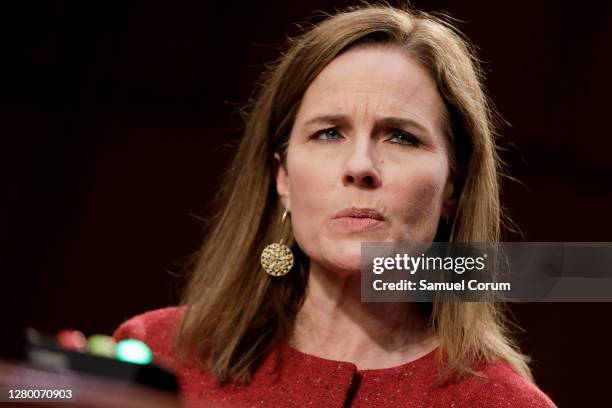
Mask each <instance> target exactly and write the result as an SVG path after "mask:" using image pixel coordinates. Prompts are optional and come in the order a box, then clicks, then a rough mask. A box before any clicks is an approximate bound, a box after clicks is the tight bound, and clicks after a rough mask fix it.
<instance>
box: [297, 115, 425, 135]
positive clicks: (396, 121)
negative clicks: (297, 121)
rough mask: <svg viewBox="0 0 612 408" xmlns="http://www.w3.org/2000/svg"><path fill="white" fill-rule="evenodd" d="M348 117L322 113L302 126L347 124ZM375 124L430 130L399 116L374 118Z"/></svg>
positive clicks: (422, 130)
mask: <svg viewBox="0 0 612 408" xmlns="http://www.w3.org/2000/svg"><path fill="white" fill-rule="evenodd" d="M348 122H349V119H348V117H347V116H345V115H322V116H316V117H314V118H311V119H309V120H307V121H306V122H304V126H308V125H313V124H323V125H337V124H347V123H348ZM375 126H377V127H380V126H387V127H395V128H405V127H413V128H415V129H418V130H420V131H421V132H424V133H427V134H430V133H431V132H430V131H429V129H427V128H426V127H425V126H423V125H421V124H420V123H418V122H416V121H414V120H412V119H405V118H399V117H394V116H390V117H385V118H381V119H377V120H376V124H375Z"/></svg>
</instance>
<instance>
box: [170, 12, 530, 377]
mask: <svg viewBox="0 0 612 408" xmlns="http://www.w3.org/2000/svg"><path fill="white" fill-rule="evenodd" d="M363 44H368V45H385V46H395V47H399V48H401V49H403V50H405V51H406V52H408V53H410V54H411V55H412V56H413V57H414V58H416V59H417V60H418V61H419V62H420V63H421V64H422V65H423V66H424V67H425V68H426V69H427V70H428V72H429V73H430V74H431V75H432V77H433V78H434V79H435V81H436V83H437V85H438V90H439V93H440V95H441V96H442V99H443V100H444V103H445V105H446V109H447V119H448V123H447V125H448V126H447V128H448V129H447V130H448V131H447V137H448V139H449V146H451V147H452V149H450V153H449V156H450V157H449V162H450V166H451V174H452V176H453V177H454V180H455V193H456V197H457V198H458V206H457V211H456V213H455V216H454V218H453V219H452V224H451V228H449V229H447V230H442V226H441V227H440V228H441V229H440V230H439V234H438V235H437V240H439V241H449V242H452V241H454V242H498V241H499V240H500V233H501V224H502V221H503V218H502V217H503V214H502V208H501V206H500V202H499V190H500V181H501V180H500V177H501V175H502V168H501V165H502V162H501V160H500V158H499V156H498V154H497V151H496V149H497V146H496V141H495V131H494V114H493V109H492V106H491V105H490V103H489V101H488V98H487V97H486V95H485V93H484V91H483V84H482V79H483V75H482V69H481V67H480V65H479V63H478V60H477V59H476V56H475V52H474V49H473V47H472V46H471V45H470V43H469V42H468V41H467V40H466V39H465V38H464V37H463V35H462V34H461V33H459V32H458V31H457V30H456V29H455V28H454V27H453V26H452V25H451V24H450V23H449V22H448V21H447V19H445V18H443V17H435V16H433V15H431V14H428V13H425V12H421V11H417V10H414V9H412V8H410V7H401V8H396V7H391V6H388V5H363V6H359V7H353V8H349V9H347V10H346V11H343V12H339V13H337V14H335V15H333V16H329V18H327V19H325V20H324V21H322V22H321V23H319V24H318V25H315V26H313V27H312V28H311V29H309V30H307V31H305V32H304V33H303V34H301V35H299V36H297V37H296V38H294V39H292V40H291V44H290V46H289V48H288V50H287V51H286V52H285V53H283V55H282V56H281V57H280V58H279V59H278V60H277V61H276V62H275V63H274V64H272V65H270V67H269V69H268V70H267V71H266V72H265V73H264V75H263V81H262V82H261V84H260V87H259V88H258V90H257V93H256V96H255V97H254V98H253V99H252V100H251V101H250V104H249V105H248V119H247V122H246V128H245V131H244V137H243V138H242V140H241V142H240V145H239V147H238V151H237V153H236V155H235V157H234V159H233V162H232V164H231V166H230V168H229V170H228V172H227V173H226V174H225V178H224V181H223V183H222V188H221V190H220V191H219V193H218V195H217V196H216V198H215V202H216V204H217V205H218V208H219V209H218V211H217V212H216V213H215V215H214V216H213V217H212V218H211V219H210V221H211V224H210V230H209V233H208V236H207V239H206V240H205V242H204V245H203V246H202V248H201V250H200V251H199V252H198V254H197V257H196V258H195V265H194V267H193V269H192V271H191V275H190V278H189V282H188V285H187V287H186V291H185V294H184V299H183V304H185V305H187V306H188V310H187V313H186V315H185V318H184V319H183V322H182V324H181V327H180V331H179V335H178V336H177V343H176V351H177V355H178V356H179V357H180V358H182V359H184V360H187V359H188V358H191V359H194V360H195V361H196V362H197V363H198V364H199V365H200V366H202V367H203V368H205V369H207V370H210V371H211V372H212V373H214V374H215V375H216V376H217V377H218V378H219V380H221V381H224V382H225V381H247V382H248V381H249V380H250V378H251V377H252V375H253V373H254V371H255V370H256V369H257V366H258V364H259V363H260V361H261V359H262V358H263V356H265V355H266V353H267V352H269V350H270V349H271V347H273V345H274V343H275V342H277V341H278V340H280V339H287V338H288V337H289V334H290V333H291V330H292V328H293V323H294V318H295V315H296V313H297V311H298V310H299V308H300V306H301V303H302V300H303V296H304V291H305V288H306V284H307V279H308V258H307V256H305V254H304V253H303V252H301V251H300V248H299V246H298V245H297V244H296V243H295V241H294V240H293V238H292V234H291V229H290V226H289V225H286V224H285V225H280V219H281V214H282V211H283V208H282V205H281V204H280V200H279V197H278V195H277V193H276V189H275V172H276V170H277V168H276V166H275V161H274V159H273V155H274V153H275V152H279V153H280V155H281V165H282V163H284V160H285V154H286V146H287V143H288V138H289V134H290V131H291V127H292V124H293V120H294V118H295V115H296V113H297V110H298V108H299V105H300V101H301V98H302V96H303V94H304V93H305V91H306V89H307V88H308V86H309V85H310V84H311V83H312V81H313V80H314V79H315V77H316V76H317V75H318V74H319V73H320V72H321V70H322V69H323V68H324V67H325V66H326V65H327V64H329V63H330V61H332V60H333V59H334V58H335V57H337V56H338V55H339V54H341V53H342V52H344V51H346V50H348V49H349V48H352V47H356V46H361V45H363ZM280 238H282V239H283V241H284V242H285V243H289V245H291V246H292V249H293V251H294V254H295V258H296V262H295V265H294V268H293V270H292V271H291V272H290V273H289V274H287V275H286V276H284V277H283V278H280V279H276V278H275V279H271V278H270V277H269V276H268V275H267V274H266V273H265V272H264V271H263V270H262V268H261V266H260V264H259V255H260V254H261V251H262V250H263V248H264V247H265V246H266V245H268V244H270V243H272V242H278V240H279V239H280ZM503 308H504V305H503V304H499V303H492V302H471V303H470V302H439V303H434V304H433V308H432V311H431V319H430V322H431V324H432V326H433V327H434V329H435V332H436V334H437V336H438V338H439V341H440V347H439V350H440V351H441V353H440V355H443V356H444V358H445V359H446V363H445V365H444V369H443V370H442V372H443V375H446V374H449V373H450V374H452V375H453V376H458V377H460V376H464V375H471V374H474V373H475V372H474V371H473V368H472V367H473V365H474V363H476V362H479V361H487V362H490V361H494V360H498V359H501V360H503V361H506V362H507V363H508V364H509V365H510V366H511V367H513V368H514V369H515V370H516V371H518V372H519V373H521V374H522V375H523V376H525V377H526V378H528V379H531V374H530V371H529V368H528V366H527V357H526V356H524V355H523V354H521V353H520V351H519V350H518V347H517V346H516V344H515V343H514V342H513V341H512V340H511V338H510V336H509V333H508V331H507V327H508V322H507V321H506V318H505V313H504V310H503Z"/></svg>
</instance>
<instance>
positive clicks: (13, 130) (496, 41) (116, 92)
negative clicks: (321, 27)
mask: <svg viewBox="0 0 612 408" xmlns="http://www.w3.org/2000/svg"><path fill="white" fill-rule="evenodd" d="M8 3H9V2H3V3H2V5H1V6H0V30H1V36H0V53H1V54H0V55H1V61H2V63H1V68H0V69H1V71H0V182H1V186H2V190H1V191H2V193H1V196H0V197H1V198H2V199H1V200H0V268H1V269H0V271H1V273H2V276H3V278H4V279H3V284H2V288H3V293H2V295H1V296H2V301H3V303H4V304H3V306H2V307H3V309H2V310H3V311H4V312H5V315H6V316H5V317H4V319H3V321H4V322H5V328H6V332H5V333H4V335H3V336H2V340H1V342H0V346H1V347H2V349H1V350H0V351H1V352H2V354H5V355H9V356H10V355H11V353H12V351H13V346H14V345H15V343H16V340H15V339H16V338H17V336H16V335H15V333H17V332H19V331H20V328H21V327H22V326H23V325H30V326H33V327H35V328H38V329H40V330H43V331H49V332H54V331H57V330H59V329H61V328H66V327H76V328H79V329H80V330H82V331H84V332H85V333H86V334H93V333H95V332H102V333H111V332H112V331H113V329H114V328H115V327H116V326H117V325H118V324H119V323H120V322H122V321H123V320H124V319H125V318H127V317H129V316H132V315H134V314H137V313H140V312H143V311H145V310H148V309H152V308H157V307H162V306H165V305H169V304H173V303H176V302H177V301H178V295H179V292H180V287H181V284H182V281H181V280H180V279H177V278H176V277H175V276H174V275H176V274H179V273H181V271H182V269H183V265H184V263H185V260H186V259H187V256H188V255H189V254H190V253H192V252H193V251H194V250H195V249H196V248H197V247H198V245H199V244H200V240H201V236H202V233H203V224H202V222H201V218H205V217H206V212H207V211H206V209H207V205H208V203H209V201H210V199H211V197H212V195H213V194H214V192H215V191H216V189H217V188H218V185H219V181H220V176H221V174H222V172H223V169H224V166H225V165H226V164H227V163H228V160H229V158H230V157H231V154H232V152H233V151H234V150H233V147H232V146H234V145H235V142H236V141H237V139H238V138H239V136H240V128H241V126H242V123H243V122H242V120H241V118H240V115H239V114H237V113H236V108H237V107H238V106H240V104H242V103H244V102H245V101H246V100H247V98H248V97H249V96H250V92H251V89H252V87H253V85H254V83H255V81H256V80H257V78H258V76H259V73H260V72H261V71H262V69H263V64H264V63H266V62H269V61H271V60H273V59H275V58H277V57H278V56H279V46H281V45H282V44H284V39H285V36H286V35H294V34H296V33H297V32H298V30H297V27H296V25H295V24H294V23H299V22H304V21H311V22H316V21H319V20H320V17H317V16H319V14H316V13H313V12H314V11H317V10H323V11H327V12H332V11H333V10H334V8H335V7H339V8H341V7H343V6H344V5H347V4H350V3H351V2H346V1H345V2H332V1H322V0H321V1H302V2H293V3H292V2H285V1H258V2H252V3H246V2H245V3H244V4H237V3H235V2H230V1H225V2H206V1H190V2H181V3H179V2H161V1H157V2H147V3H136V2H108V1H105V2H100V1H98V2H94V1H85V2H83V1H74V2H68V1H47V2H43V1H41V2H27V1H19V2H11V3H13V4H10V5H9V4H8ZM214 3H217V4H214ZM415 4H416V6H418V7H421V8H423V9H425V10H427V11H434V10H446V11H448V12H450V13H451V14H452V15H453V16H454V17H456V18H458V19H460V20H463V21H464V22H463V23H461V24H460V27H461V28H462V30H463V31H464V32H465V33H466V34H467V35H468V36H469V37H470V38H471V39H472V40H473V41H474V43H475V44H477V45H478V47H479V48H480V57H481V59H482V60H483V61H484V62H485V67H486V69H487V72H488V81H487V88H488V90H489V93H490V95H491V96H492V98H493V100H494V101H495V103H496V104H497V107H498V109H499V111H500V112H501V114H502V115H503V116H504V118H505V119H506V120H507V121H508V122H509V123H510V125H511V126H507V127H505V128H504V129H503V132H502V133H503V136H504V137H503V139H502V142H503V145H504V146H505V147H506V149H507V150H505V151H504V153H503V158H504V159H505V160H506V161H507V163H508V165H509V171H510V173H511V174H512V176H514V177H516V178H518V179H519V180H520V181H521V183H517V182H513V181H511V180H505V181H504V191H503V203H504V205H505V207H506V209H507V210H508V211H509V214H510V215H511V217H512V218H513V220H514V221H515V222H516V224H517V228H519V229H520V231H521V232H522V234H521V233H509V234H507V235H506V240H508V241H510V240H526V241H612V239H611V233H610V231H611V230H612V217H611V216H610V210H611V209H612V184H611V183H610V179H609V177H610V175H611V174H612V139H611V136H612V134H611V132H610V119H611V114H610V112H609V109H610V102H609V98H610V95H612V86H611V81H610V79H609V75H610V72H612V60H611V56H612V49H611V48H612V47H611V46H610V44H611V43H612V24H611V23H612V12H611V10H610V8H609V7H610V6H608V5H606V4H605V2H595V1H592V2H580V3H578V4H576V3H570V2H568V3H567V4H564V3H561V2H556V1H537V2H524V3H517V2H507V3H501V2H500V3H498V2H489V1H482V2H470V1H455V2H451V1H416V2H415ZM512 311H513V312H514V314H515V316H516V319H517V320H518V322H519V323H520V325H521V326H522V327H523V328H524V329H525V332H523V333H522V334H520V337H519V338H520V339H521V342H522V344H523V345H524V350H525V351H526V352H527V353H529V354H531V355H532V356H533V358H534V364H533V369H534V374H535V378H536V380H537V383H538V384H539V386H540V387H541V388H542V389H543V390H544V391H545V392H546V393H548V394H549V395H550V396H551V397H552V398H553V400H554V401H555V402H556V403H557V404H559V405H560V406H563V407H565V406H602V405H604V400H606V401H608V402H609V401H610V399H611V398H610V397H609V387H610V385H612V375H611V374H610V371H609V370H610V367H611V366H612V351H611V350H610V348H609V346H610V345H611V344H612V327H611V325H610V318H609V316H610V315H611V313H612V304H603V303H590V304H587V303H584V304H578V303H566V304H561V303H556V304H552V303H549V304H521V305H513V306H512Z"/></svg>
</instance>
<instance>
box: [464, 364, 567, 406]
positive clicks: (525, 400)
mask: <svg viewBox="0 0 612 408" xmlns="http://www.w3.org/2000/svg"><path fill="white" fill-rule="evenodd" d="M478 371H479V373H480V374H481V375H478V376H473V377H470V378H469V379H466V380H464V381H465V382H467V384H464V385H467V387H464V388H463V389H464V390H466V389H469V395H465V397H468V398H467V399H469V400H471V402H474V401H475V400H476V401H478V404H471V406H486V407H517V408H523V407H525V408H527V407H530V408H555V407H556V405H555V404H554V403H553V402H552V400H551V399H550V398H549V397H548V396H547V395H546V394H545V393H544V392H543V391H542V390H540V389H539V388H538V387H537V386H536V385H535V384H534V383H533V382H531V381H529V380H528V379H526V378H525V377H524V376H522V375H521V374H519V373H518V372H516V371H515V370H514V369H512V368H511V367H510V365H508V364H507V363H506V362H504V361H497V362H493V363H489V364H485V365H483V366H481V367H480V368H479V370H478ZM460 383H461V382H460Z"/></svg>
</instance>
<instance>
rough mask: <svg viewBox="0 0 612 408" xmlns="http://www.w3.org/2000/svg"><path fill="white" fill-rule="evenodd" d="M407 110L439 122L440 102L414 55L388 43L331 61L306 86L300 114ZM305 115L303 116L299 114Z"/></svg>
mask: <svg viewBox="0 0 612 408" xmlns="http://www.w3.org/2000/svg"><path fill="white" fill-rule="evenodd" d="M359 109H361V110H362V111H364V109H365V110H367V111H368V113H369V114H380V115H386V114H393V115H399V114H408V115H412V116H418V117H420V119H421V120H424V121H429V122H431V123H430V124H431V125H432V126H435V127H439V125H440V121H441V118H442V115H443V112H444V103H443V101H442V99H441V97H440V95H439V93H438V91H437V85H436V82H435V80H434V79H433V78H432V77H431V75H430V74H429V73H428V72H427V70H426V69H425V68H424V67H422V66H421V64H420V63H418V62H417V61H416V60H415V59H414V57H412V55H411V54H410V53H409V52H408V51H404V50H400V49H398V48H392V47H386V46H385V47H383V46H377V47H358V48H355V49H351V50H349V51H347V52H345V53H343V54H341V55H340V56H338V57H336V58H335V59H334V60H332V62H330V63H329V64H328V65H327V66H326V67H325V68H324V69H323V70H322V71H321V73H320V74H319V75H318V76H317V77H316V78H315V80H314V81H313V82H312V84H311V85H310V86H309V87H308V89H307V90H306V93H305V94H304V98H303V100H302V106H301V109H300V111H301V112H302V113H306V112H305V111H308V113H321V114H329V113H331V111H333V112H334V113H344V114H348V115H350V114H352V113H354V112H355V111H356V110H359ZM298 116H303V115H298Z"/></svg>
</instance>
